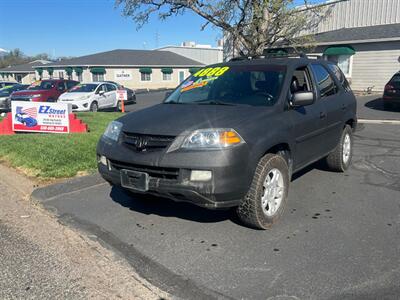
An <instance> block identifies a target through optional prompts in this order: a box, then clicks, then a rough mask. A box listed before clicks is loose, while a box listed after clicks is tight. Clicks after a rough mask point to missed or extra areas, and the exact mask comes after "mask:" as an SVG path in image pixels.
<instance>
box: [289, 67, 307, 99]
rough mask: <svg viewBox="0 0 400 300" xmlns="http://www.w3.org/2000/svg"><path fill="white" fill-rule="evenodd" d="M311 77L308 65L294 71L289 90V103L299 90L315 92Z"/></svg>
mask: <svg viewBox="0 0 400 300" xmlns="http://www.w3.org/2000/svg"><path fill="white" fill-rule="evenodd" d="M311 82H312V81H311V77H310V73H309V71H308V69H307V67H301V68H298V69H296V70H295V71H294V72H293V76H292V79H291V82H290V88H289V92H288V101H289V103H290V102H291V101H292V99H293V95H294V94H295V93H298V92H313V87H312V85H311Z"/></svg>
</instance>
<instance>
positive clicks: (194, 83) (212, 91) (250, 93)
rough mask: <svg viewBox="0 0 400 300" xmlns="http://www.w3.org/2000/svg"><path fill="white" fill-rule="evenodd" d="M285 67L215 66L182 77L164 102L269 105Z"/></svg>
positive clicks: (277, 94) (277, 91) (273, 101)
mask: <svg viewBox="0 0 400 300" xmlns="http://www.w3.org/2000/svg"><path fill="white" fill-rule="evenodd" d="M285 70H286V68H285V67H284V66H274V65H251V66H249V65H247V66H244V65H241V66H229V67H228V66H218V67H208V68H204V69H201V70H200V71H198V72H197V73H195V74H193V75H192V76H190V77H189V78H188V79H186V80H185V81H184V82H183V83H182V84H181V85H180V86H179V87H178V88H177V89H176V90H175V91H174V92H173V93H172V94H171V95H170V96H169V97H168V98H167V99H166V100H165V102H164V103H182V104H189V103H194V104H211V105H213V104H214V105H218V104H221V105H241V104H244V105H252V106H272V105H274V104H275V102H276V101H277V100H278V98H279V94H280V91H281V87H282V83H283V80H284V75H285Z"/></svg>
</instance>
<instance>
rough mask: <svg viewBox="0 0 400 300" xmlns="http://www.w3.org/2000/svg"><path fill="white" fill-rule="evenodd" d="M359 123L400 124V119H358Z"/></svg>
mask: <svg viewBox="0 0 400 300" xmlns="http://www.w3.org/2000/svg"><path fill="white" fill-rule="evenodd" d="M358 123H361V124H390V125H400V120H390V119H389V120H372V119H358Z"/></svg>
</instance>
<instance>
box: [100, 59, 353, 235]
mask: <svg viewBox="0 0 400 300" xmlns="http://www.w3.org/2000/svg"><path fill="white" fill-rule="evenodd" d="M356 124H357V117H356V99H355V97H354V95H353V93H352V91H351V89H350V87H349V84H348V82H347V81H346V78H345V77H344V75H343V73H342V72H341V71H340V69H339V68H338V67H337V66H336V65H335V64H333V63H331V62H328V61H325V60H322V59H310V58H307V57H306V56H301V57H281V58H256V59H251V58H240V59H235V60H232V61H230V62H227V63H222V64H216V65H211V66H207V67H205V68H203V69H201V70H199V71H198V72H197V73H195V74H193V75H192V76H190V77H189V78H187V79H186V80H185V81H184V82H183V83H182V84H181V85H179V86H178V87H177V88H176V89H175V91H173V92H172V93H171V94H170V95H169V96H168V97H167V98H166V99H165V101H164V102H163V103H162V104H159V105H155V106H153V107H150V108H147V109H144V110H140V111H137V112H133V113H129V114H127V115H125V116H123V117H121V118H119V119H118V120H116V121H113V122H111V123H110V124H109V126H108V128H107V129H106V131H105V133H104V135H103V136H102V137H101V139H100V141H99V143H98V147H97V158H98V169H99V172H100V174H101V175H102V176H103V178H104V179H105V180H107V181H108V182H110V183H111V184H112V185H115V186H120V187H122V188H123V189H126V190H127V191H130V192H133V193H135V194H136V195H139V196H138V197H139V198H140V194H144V193H148V194H153V195H158V196H161V197H166V198H170V199H173V200H175V201H186V202H191V203H193V204H196V205H199V206H202V207H206V208H213V209H216V208H227V207H236V211H237V213H238V215H239V217H240V219H241V220H242V221H243V223H244V224H246V225H248V226H251V227H255V228H261V229H266V228H269V227H270V226H271V225H272V224H274V223H275V222H276V221H277V220H278V219H279V218H280V217H281V216H282V214H283V212H284V209H285V206H286V203H287V198H288V190H289V182H290V180H291V177H292V174H293V173H295V172H297V171H299V170H300V169H302V168H304V167H306V166H307V165H310V164H311V163H313V162H315V161H317V160H319V159H325V160H326V162H327V164H328V166H329V167H330V168H331V169H332V170H334V171H338V172H344V171H345V170H346V169H347V168H348V167H349V165H350V163H351V158H352V152H353V132H354V130H355V128H356Z"/></svg>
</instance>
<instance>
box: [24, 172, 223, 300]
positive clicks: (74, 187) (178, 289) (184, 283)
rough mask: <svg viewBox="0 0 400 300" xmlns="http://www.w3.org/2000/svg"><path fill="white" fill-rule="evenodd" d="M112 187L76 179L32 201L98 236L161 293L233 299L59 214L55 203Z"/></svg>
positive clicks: (41, 191) (94, 180)
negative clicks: (73, 194) (82, 193)
mask: <svg viewBox="0 0 400 300" xmlns="http://www.w3.org/2000/svg"><path fill="white" fill-rule="evenodd" d="M105 184H108V183H107V182H106V181H105V180H104V179H103V178H102V177H101V176H100V174H98V173H96V174H93V175H88V176H83V177H78V178H73V179H70V180H67V181H65V182H61V183H56V184H52V185H48V186H45V187H41V188H37V189H35V190H34V191H33V192H32V194H31V201H34V202H37V203H39V205H42V207H43V208H44V209H46V210H47V211H49V212H50V213H52V214H54V216H55V217H56V218H57V219H58V221H59V222H60V223H61V224H63V225H65V226H69V227H72V228H74V229H76V230H78V231H81V232H83V233H85V234H86V235H88V236H90V235H94V236H96V237H97V239H96V240H97V241H98V242H100V243H101V245H102V246H103V247H105V248H107V249H110V250H111V251H113V252H115V253H116V255H118V256H120V257H121V259H124V260H125V261H127V262H128V264H129V265H131V266H132V268H133V269H134V271H135V272H136V273H137V274H138V275H139V276H140V277H141V278H143V279H144V280H146V281H147V282H149V283H150V284H152V285H153V286H154V287H156V288H157V289H159V290H161V291H163V292H165V293H167V294H169V295H170V296H171V298H172V299H205V300H212V299H231V298H230V297H227V296H225V295H222V294H220V293H218V292H216V291H214V290H210V289H208V288H207V287H203V286H199V285H197V284H196V283H195V282H193V281H192V280H191V279H190V278H187V277H184V276H181V275H179V274H176V273H174V272H172V271H171V270H169V269H168V268H166V267H165V266H163V265H161V264H159V263H158V262H156V261H155V260H153V259H151V258H149V257H148V256H146V254H144V253H142V252H140V251H139V250H138V249H137V248H136V247H134V246H133V245H131V244H126V243H124V242H122V241H120V240H119V238H118V237H117V236H115V235H114V234H113V233H112V232H108V231H106V230H104V229H103V228H101V227H99V226H98V225H97V224H94V223H91V222H88V221H86V220H82V219H80V218H78V217H77V216H75V215H70V214H65V213H61V214H60V213H58V211H57V208H56V207H55V206H53V205H52V203H51V201H52V200H55V199H57V198H60V197H62V196H64V195H68V194H71V193H79V192H80V191H82V190H86V189H91V188H95V187H97V186H101V185H105Z"/></svg>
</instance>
